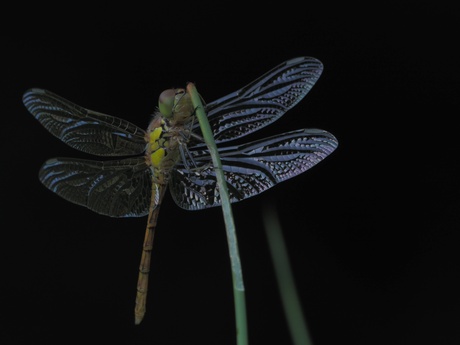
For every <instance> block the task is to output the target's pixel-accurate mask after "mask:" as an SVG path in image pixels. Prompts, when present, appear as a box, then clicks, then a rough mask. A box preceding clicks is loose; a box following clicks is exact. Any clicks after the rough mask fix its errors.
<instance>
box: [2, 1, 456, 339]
mask: <svg viewBox="0 0 460 345" xmlns="http://www.w3.org/2000/svg"><path fill="white" fill-rule="evenodd" d="M66 7H67V8H66V9H59V8H54V9H53V8H46V7H43V6H37V7H35V8H32V7H29V6H24V8H22V9H21V10H20V11H17V12H5V13H4V16H6V17H8V19H11V20H10V21H4V22H3V23H2V24H1V25H2V27H1V37H2V40H1V41H2V46H3V49H2V53H1V54H2V58H3V59H2V60H3V63H2V77H1V81H2V92H1V105H2V107H1V109H2V111H1V114H0V118H1V127H0V131H1V136H0V142H1V146H0V148H1V152H2V164H1V182H2V198H1V200H2V207H1V222H2V224H1V233H0V234H1V235H0V236H1V241H0V246H1V248H0V249H1V251H0V254H1V256H2V259H1V261H0V263H1V272H2V277H1V283H0V288H1V294H0V303H1V305H0V318H1V320H0V339H1V341H0V342H1V343H2V344H24V343H25V341H26V339H30V338H32V339H33V341H32V342H31V343H40V344H45V343H46V344H73V343H89V342H99V343H104V344H223V345H224V344H235V326H234V316H233V297H232V285H231V274H230V267H229V259H228V254H227V253H228V252H227V244H226V237H225V232H224V227H223V221H222V215H221V211H220V209H217V208H216V209H210V210H206V211H201V212H187V211H184V210H182V209H180V208H178V207H177V206H176V205H175V204H174V202H173V201H172V199H171V197H170V195H169V194H168V195H167V196H166V198H165V201H164V203H163V205H162V209H161V212H160V219H159V225H158V230H157V235H156V238H155V243H154V251H153V259H152V271H151V276H150V291H149V298H148V311H147V315H146V317H145V319H144V321H143V322H142V324H141V325H140V326H134V325H133V307H134V298H135V288H136V280H137V268H138V264H139V259H140V254H141V245H142V241H143V234H144V228H145V222H146V219H145V218H139V219H136V218H132V219H113V218H108V217H103V216H100V215H97V214H95V213H92V212H91V211H89V210H87V209H85V208H83V207H79V206H76V205H73V204H71V203H68V202H65V201H64V200H62V199H61V198H59V197H58V196H56V195H54V194H53V193H51V192H50V191H48V190H47V189H46V188H44V187H43V186H42V185H41V184H40V182H39V181H38V178H37V172H38V169H39V168H40V166H41V164H42V163H43V162H44V161H45V160H46V159H48V158H51V157H55V156H70V157H80V158H88V157H87V156H86V155H84V154H82V153H80V152H77V151H75V150H73V149H71V148H69V147H67V146H66V145H65V144H63V143H61V142H60V141H59V140H57V139H56V138H54V137H53V136H52V135H50V134H49V133H48V132H47V131H46V130H45V129H44V128H43V127H42V126H41V125H40V124H39V123H38V122H37V121H36V120H35V119H34V118H33V117H32V116H31V115H30V114H29V113H28V112H27V110H26V109H25V107H24V106H23V105H22V101H21V97H22V94H23V93H24V91H26V90H27V89H28V88H30V87H41V88H46V89H49V90H51V91H53V92H55V93H57V94H59V95H61V96H63V97H65V98H67V99H69V100H71V101H73V102H75V103H77V104H79V105H82V106H84V107H87V108H89V109H93V110H96V111H100V112H103V113H107V114H112V115H115V116H119V117H122V118H125V119H127V120H129V121H131V122H133V123H135V124H137V125H139V126H140V127H143V128H146V126H147V125H148V122H149V119H150V117H151V114H152V113H153V112H154V110H155V107H156V102H157V97H158V95H159V93H160V92H161V91H162V90H164V89H166V88H170V87H174V86H175V87H178V86H183V85H185V83H186V82H188V81H193V82H195V83H196V85H197V88H198V90H199V91H200V93H201V94H202V96H203V97H204V99H205V100H206V101H208V102H209V101H212V100H214V99H216V98H218V97H221V96H224V95H226V94H228V93H230V92H233V91H235V90H236V89H238V88H240V87H242V86H244V85H246V84H247V83H248V82H250V81H252V80H253V79H255V78H257V77H258V76H260V75H261V74H263V73H265V72H266V71H268V70H269V69H271V68H273V67H274V66H276V65H277V64H279V63H281V62H283V61H285V60H287V59H290V58H293V57H297V56H303V55H307V56H314V57H316V58H318V59H320V60H321V61H322V62H323V63H324V66H325V69H324V72H323V75H322V76H321V78H320V79H319V81H318V82H317V84H316V85H315V87H314V88H313V89H312V91H311V92H310V93H309V94H308V96H307V97H306V98H305V99H304V100H303V101H302V102H301V103H299V104H298V105H297V106H296V107H295V108H294V109H292V110H291V111H289V112H288V113H287V114H286V115H285V116H284V117H283V118H281V119H280V120H279V121H277V122H276V123H275V124H273V125H271V126H270V127H267V128H266V129H264V130H263V131H260V132H258V133H257V134H256V135H255V136H253V137H252V138H262V137H263V136H267V135H271V134H274V133H280V132H283V131H288V130H294V129H299V128H313V127H315V128H322V129H325V130H327V131H329V132H331V133H333V134H334V135H335V136H336V137H337V138H338V140H339V148H338V149H337V150H336V151H335V152H334V153H333V154H332V155H331V156H329V157H328V158H327V159H326V160H325V161H323V162H321V163H320V164H319V165H318V166H316V167H314V168H313V169H312V170H310V171H308V172H307V173H305V174H302V175H301V176H298V177H296V178H294V179H292V180H289V181H287V182H284V183H282V184H280V185H278V186H276V187H275V188H273V189H271V190H269V191H267V192H266V193H263V194H262V195H259V196H257V197H254V198H252V199H250V200H247V201H245V202H242V203H239V204H236V205H234V208H233V212H234V215H235V221H236V227H237V234H238V240H239V245H240V252H241V258H242V265H243V272H244V277H245V284H246V289H247V291H246V299H247V308H248V326H249V337H250V343H251V344H268V343H270V344H290V343H291V340H290V338H289V333H288V328H287V326H286V322H285V318H284V316H283V310H282V307H281V303H280V298H279V293H278V290H277V286H276V280H275V278H274V272H273V268H272V263H271V259H270V254H269V251H268V247H267V242H266V238H265V233H264V229H263V227H262V221H261V205H262V204H263V203H264V202H267V201H268V202H272V203H274V204H275V205H276V207H277V208H278V211H279V216H280V219H281V222H282V225H283V228H284V229H283V230H284V235H285V237H286V242H287V246H288V250H289V255H290V259H291V264H292V267H293V271H294V275H295V279H296V283H297V288H298V291H299V294H300V297H301V303H302V308H303V310H304V313H305V317H306V319H307V321H308V326H309V329H310V332H311V337H312V339H313V341H314V344H315V345H322V344H338V343H350V344H355V345H361V344H362V345H368V344H375V345H380V344H382V345H383V344H392V345H398V344H446V345H448V344H457V343H458V342H459V341H460V335H459V332H458V321H459V320H458V315H459V312H460V306H459V298H458V290H459V288H460V286H459V283H458V282H457V280H458V278H459V273H458V272H459V270H458V264H459V254H458V250H457V248H458V243H459V241H460V235H459V212H458V210H459V206H460V203H459V198H458V195H459V191H460V185H459V178H458V176H459V163H458V162H459V153H460V151H459V148H460V145H459V144H458V140H457V137H458V131H457V128H458V125H457V123H456V122H455V120H456V117H457V116H458V114H459V102H458V96H457V95H458V91H459V82H458V76H459V68H458V53H456V50H455V49H453V48H454V47H455V46H456V45H457V43H458V42H457V41H458V37H457V34H456V33H455V32H456V31H455V30H456V28H455V26H456V23H458V20H459V18H458V15H457V14H455V12H454V11H453V9H450V8H448V7H446V6H444V5H441V4H438V5H437V6H436V7H434V6H433V5H431V2H427V1H425V2H420V1H419V2H416V3H415V2H414V3H413V4H411V3H410V2H405V3H404V4H399V5H397V6H390V5H388V4H383V3H380V4H374V3H372V4H371V3H369V4H368V5H365V6H361V5H358V4H346V5H339V6H337V5H336V4H330V3H322V4H319V3H314V4H308V3H307V4H306V8H303V7H299V4H297V3H296V5H294V4H292V3H289V2H288V3H286V2H281V3H279V4H277V5H276V8H272V7H271V5H269V4H268V3H267V4H266V5H264V6H262V7H259V8H258V9H257V10H249V9H247V8H246V7H239V6H237V5H236V4H234V3H218V4H217V3H215V4H213V5H212V6H197V7H195V6H192V4H191V3H190V4H188V5H182V6H178V5H177V4H176V5H175V6H173V5H172V4H165V5H156V4H153V5H151V6H150V7H145V8H141V7H138V8H132V7H129V9H126V7H121V8H114V7H108V8H105V9H104V10H103V11H96V10H95V9H94V8H92V7H87V8H84V7H82V6H79V10H77V9H76V8H72V6H70V5H69V6H67V5H66Z"/></svg>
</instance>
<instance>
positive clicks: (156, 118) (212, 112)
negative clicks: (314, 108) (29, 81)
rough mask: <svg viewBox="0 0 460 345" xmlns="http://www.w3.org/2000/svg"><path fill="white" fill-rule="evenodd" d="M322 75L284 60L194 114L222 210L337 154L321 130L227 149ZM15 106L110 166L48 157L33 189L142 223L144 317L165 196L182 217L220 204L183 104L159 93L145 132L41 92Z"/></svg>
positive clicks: (138, 314) (139, 308) (172, 94)
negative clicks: (215, 156) (219, 173)
mask: <svg viewBox="0 0 460 345" xmlns="http://www.w3.org/2000/svg"><path fill="white" fill-rule="evenodd" d="M322 71H323V65H322V63H321V62H320V61H319V60H318V59H316V58H313V57H297V58H294V59H290V60H287V61H285V62H283V63H281V64H279V65H278V66H276V67H275V68H273V69H271V70H270V71H268V72H267V73H265V74H263V75H262V76H261V77H259V78H257V79H256V80H254V81H253V82H251V83H249V84H248V85H246V86H245V87H243V88H241V89H239V90H237V91H235V92H233V93H230V94H228V95H227V96H224V97H221V98H219V99H217V100H215V101H213V102H210V103H207V104H206V105H205V106H204V108H205V112H206V116H207V118H208V121H209V124H210V126H211V129H212V133H213V136H214V139H215V142H216V144H217V146H218V152H219V156H220V159H221V162H222V169H223V172H224V176H225V180H226V183H227V189H228V194H229V197H230V201H231V202H232V203H234V202H238V201H242V200H244V199H247V198H249V197H252V196H255V195H258V194H260V193H261V192H263V191H266V190H268V189H269V188H271V187H273V186H275V185H276V184H278V183H279V182H282V181H285V180H287V179H290V178H292V177H294V176H297V175H299V174H301V173H303V172H305V171H306V170H308V169H310V168H311V167H313V166H315V165H316V164H317V163H319V162H320V161H322V160H323V159H324V158H326V157H327V156H328V155H329V154H331V153H332V152H333V151H334V150H335V149H336V148H337V146H338V140H337V139H336V138H335V136H334V135H333V134H331V133H329V132H327V131H325V130H321V129H300V130H294V131H290V132H287V133H282V134H278V135H274V136H271V137H269V138H264V139H260V140H255V141H252V142H249V143H241V144H232V143H231V141H234V140H236V139H240V138H242V137H245V136H246V135H249V134H251V133H254V132H256V131H258V130H260V129H261V128H263V127H265V126H267V125H269V124H271V123H273V122H274V121H276V120H277V119H279V118H280V117H281V116H282V115H284V114H285V113H286V112H287V111H288V110H289V109H291V108H292V107H294V106H295V105H296V104H297V103H299V102H300V101H301V100H302V99H303V98H304V97H305V95H306V94H307V93H308V92H309V91H310V90H311V88H312V87H313V85H314V84H315V83H316V81H317V80H318V78H319V77H320V75H321V73H322ZM23 103H24V105H25V106H26V108H27V109H28V111H29V112H30V113H31V114H32V115H33V116H34V117H35V118H36V119H37V120H38V121H39V122H40V123H41V124H42V125H43V126H44V127H45V128H46V129H47V130H48V131H49V132H50V133H51V134H53V135H54V136H56V137H57V138H59V139H60V140H61V141H63V142H64V143H66V144H68V145H69V146H71V147H73V148H74V149H77V150H80V151H82V152H85V153H88V154H92V155H96V156H104V157H119V158H116V159H110V158H109V159H103V160H88V159H79V158H52V159H49V160H47V161H46V162H45V163H44V164H43V165H42V167H41V168H40V170H39V180H40V181H41V182H42V183H43V184H44V185H45V186H46V187H47V188H48V189H50V190H51V191H53V192H54V193H56V194H58V195H59V196H60V197H62V198H64V199H66V200H68V201H70V202H72V203H75V204H78V205H82V206H85V207H87V208H89V209H90V210H92V211H95V212H97V213H99V214H102V215H106V216H110V217H142V216H148V218H147V226H146V230H145V237H144V242H143V246H142V255H141V262H140V266H139V276H138V283H137V292H136V303H135V308H134V309H135V310H134V317H135V324H139V323H140V322H141V321H142V319H143V318H144V315H145V312H146V302H147V290H148V275H149V270H150V261H151V252H152V248H153V237H154V232H155V228H156V226H157V219H158V215H159V209H160V205H161V203H162V200H163V198H164V196H165V192H166V190H167V189H169V190H170V194H171V196H172V198H173V200H174V201H175V203H176V204H177V205H178V206H179V207H181V208H183V209H186V210H202V209H206V208H210V207H215V206H219V205H221V199H220V193H219V188H218V186H217V182H216V174H215V171H214V167H213V165H212V163H211V157H210V152H209V150H208V148H207V146H206V144H205V143H204V141H203V139H202V134H201V130H200V127H199V124H198V121H196V119H195V109H194V107H193V105H192V102H191V99H190V95H189V94H188V93H187V92H186V91H185V89H183V88H175V89H168V90H165V91H163V93H162V94H161V95H160V97H159V106H158V109H157V110H156V112H155V114H154V115H153V117H152V119H151V121H150V123H149V125H148V127H147V130H143V129H141V128H140V127H138V126H136V125H134V124H133V123H131V122H129V121H126V120H124V119H122V118H118V117H114V116H110V115H106V114H103V113H100V112H96V111H93V110H89V109H86V108H84V107H81V106H79V105H76V104H74V103H72V102H70V101H68V100H66V99H64V98H62V97H61V96H58V95H56V94H54V93H52V92H50V91H48V90H44V89H38V88H33V89H30V90H28V91H26V92H25V93H24V95H23ZM228 142H230V143H228ZM222 144H224V145H222Z"/></svg>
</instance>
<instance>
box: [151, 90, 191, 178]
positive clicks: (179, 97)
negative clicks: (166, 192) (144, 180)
mask: <svg viewBox="0 0 460 345" xmlns="http://www.w3.org/2000/svg"><path fill="white" fill-rule="evenodd" d="M159 109H160V111H158V112H157V113H156V114H155V116H154V118H153V120H152V121H151V122H150V124H149V127H148V129H147V134H148V147H147V151H146V154H147V160H148V163H149V165H150V166H151V168H152V170H153V176H154V179H155V180H156V181H155V182H157V183H166V182H167V179H168V177H169V173H170V172H171V169H172V168H173V166H174V165H175V164H176V163H177V161H178V160H179V158H180V146H181V145H186V144H187V141H188V138H189V136H190V130H191V124H192V121H193V117H192V115H193V105H192V102H191V99H190V96H189V94H188V93H186V92H185V90H184V89H170V90H166V91H163V93H162V94H161V96H160V107H159Z"/></svg>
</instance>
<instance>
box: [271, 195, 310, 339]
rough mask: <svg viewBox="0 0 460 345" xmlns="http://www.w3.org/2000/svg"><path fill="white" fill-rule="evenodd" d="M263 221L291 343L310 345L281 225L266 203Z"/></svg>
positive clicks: (274, 212) (274, 211) (273, 208)
mask: <svg viewBox="0 0 460 345" xmlns="http://www.w3.org/2000/svg"><path fill="white" fill-rule="evenodd" d="M263 220H264V225H265V231H266V234H267V239H268V245H269V248H270V252H271V256H272V260H273V265H274V268H275V275H276V280H277V282H278V288H279V290H280V294H281V301H282V303H283V308H284V313H285V315H286V320H287V323H288V327H289V331H290V333H291V338H292V341H293V343H294V344H295V345H312V344H313V343H312V341H311V339H310V336H309V333H308V329H307V323H306V322H305V318H304V316H303V313H302V308H301V303H300V299H299V296H298V294H297V289H296V287H295V283H294V276H293V274H292V270H291V265H290V264H289V257H288V253H287V250H286V244H285V242H284V238H283V233H282V230H281V225H280V222H279V219H278V215H277V212H276V209H275V207H274V206H273V205H272V204H268V203H267V204H266V205H265V206H264V209H263Z"/></svg>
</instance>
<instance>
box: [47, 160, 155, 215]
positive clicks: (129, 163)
mask: <svg viewBox="0 0 460 345" xmlns="http://www.w3.org/2000/svg"><path fill="white" fill-rule="evenodd" d="M39 178H40V181H41V182H42V183H43V184H44V185H45V186H46V187H47V188H48V189H50V190H51V191H53V192H55V193H56V194H58V195H59V196H61V197H63V198H64V199H66V200H68V201H70V202H73V203H75V204H78V205H82V206H86V207H87V208H89V209H90V210H93V211H95V212H97V213H100V214H103V215H107V216H111V217H140V216H144V215H146V214H147V213H148V208H149V204H150V193H151V183H152V182H151V173H150V169H149V167H148V165H147V164H146V162H145V158H144V157H137V158H127V159H122V160H113V161H92V160H83V159H71V158H53V159H50V160H48V161H46V162H45V164H43V166H42V168H41V169H40V173H39Z"/></svg>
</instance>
